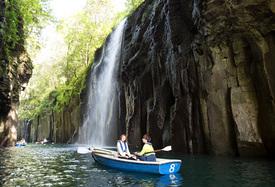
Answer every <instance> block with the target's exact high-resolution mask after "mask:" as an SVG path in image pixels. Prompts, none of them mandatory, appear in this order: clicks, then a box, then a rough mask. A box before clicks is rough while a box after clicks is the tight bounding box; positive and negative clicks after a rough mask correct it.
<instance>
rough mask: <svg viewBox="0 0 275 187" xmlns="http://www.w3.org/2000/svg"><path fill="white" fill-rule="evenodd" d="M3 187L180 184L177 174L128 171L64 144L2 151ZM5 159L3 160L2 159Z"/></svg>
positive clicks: (0, 182)
mask: <svg viewBox="0 0 275 187" xmlns="http://www.w3.org/2000/svg"><path fill="white" fill-rule="evenodd" d="M0 158H1V160H0V186H103V187H105V186H169V185H173V186H181V184H182V177H181V175H180V174H177V175H167V176H159V175H148V174H140V173H127V172H121V171H118V170H113V169H109V168H106V167H103V166H101V165H99V164H97V163H95V162H94V160H93V158H92V157H91V155H89V154H86V155H79V154H77V153H76V148H75V147H72V146H64V145H28V146H26V147H22V148H10V149H5V150H1V151H0ZM3 158H4V159H3Z"/></svg>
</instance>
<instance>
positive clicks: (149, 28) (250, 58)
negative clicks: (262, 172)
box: [119, 0, 275, 155]
mask: <svg viewBox="0 0 275 187" xmlns="http://www.w3.org/2000/svg"><path fill="white" fill-rule="evenodd" d="M274 30H275V15H274V3H273V2H271V1H264V0H254V1H232V0H230V1H229V0H214V1H213V0H201V1H200V0H159V1H150V0H148V1H145V3H144V4H143V5H142V6H141V7H140V8H139V9H138V10H137V11H136V12H134V14H133V15H131V16H130V17H129V19H128V23H127V26H126V29H125V36H124V42H123V47H122V58H121V63H120V76H119V79H120V89H119V92H120V98H119V102H120V113H119V115H120V116H119V119H120V124H121V126H122V127H124V128H125V131H126V132H127V133H128V135H129V141H130V143H131V144H134V145H135V144H139V143H137V142H140V143H141V141H140V139H141V136H142V134H144V133H145V132H149V133H150V134H151V135H152V137H153V144H154V145H155V147H162V146H164V145H168V144H172V146H173V148H174V150H176V151H182V152H187V153H205V152H208V153H213V154H218V155H264V154H266V153H268V154H274V150H275V149H274V145H275V126H274V124H275V103H274V93H275V64H274V63H272V61H273V62H274V59H275V56H274V54H275V53H274V51H275V48H274V47H275V34H274V33H275V31H274ZM272 51H273V52H272Z"/></svg>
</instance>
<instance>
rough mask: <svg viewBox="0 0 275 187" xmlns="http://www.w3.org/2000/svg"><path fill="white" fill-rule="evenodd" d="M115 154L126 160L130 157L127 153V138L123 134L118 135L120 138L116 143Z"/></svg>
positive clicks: (128, 152)
mask: <svg viewBox="0 0 275 187" xmlns="http://www.w3.org/2000/svg"><path fill="white" fill-rule="evenodd" d="M117 152H118V154H119V156H122V157H126V158H129V157H132V155H131V153H130V151H129V147H128V143H127V137H126V135H125V134H122V135H120V138H119V140H118V141H117Z"/></svg>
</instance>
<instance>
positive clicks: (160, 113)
mask: <svg viewBox="0 0 275 187" xmlns="http://www.w3.org/2000/svg"><path fill="white" fill-rule="evenodd" d="M192 4H193V3H192V1H176V0H174V1H146V3H145V4H143V5H142V6H141V7H140V8H139V9H138V10H137V11H136V12H135V13H134V14H133V15H132V16H130V17H129V18H128V24H127V27H126V29H125V40H124V44H123V49H122V54H123V55H122V63H121V77H120V79H121V98H120V101H121V108H122V112H121V117H120V118H121V119H125V121H123V122H121V123H125V126H126V130H127V133H128V135H129V141H130V143H133V144H134V143H137V142H141V136H142V135H143V134H144V133H146V132H149V133H150V134H151V136H152V137H153V144H154V145H155V147H162V146H164V145H168V144H172V146H173V148H174V150H176V151H184V152H187V153H193V152H196V153H202V152H205V144H204V138H203V131H202V130H203V126H202V123H201V113H200V103H199V98H200V97H199V84H198V76H197V68H196V63H195V59H194V55H193V52H192V45H191V44H192V41H193V39H194V32H195V25H194V23H193V21H192Z"/></svg>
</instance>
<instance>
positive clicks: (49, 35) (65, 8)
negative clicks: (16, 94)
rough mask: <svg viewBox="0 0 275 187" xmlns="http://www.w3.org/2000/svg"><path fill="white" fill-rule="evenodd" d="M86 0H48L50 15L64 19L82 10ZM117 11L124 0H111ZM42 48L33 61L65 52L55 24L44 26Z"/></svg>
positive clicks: (49, 59) (39, 61) (122, 5)
mask: <svg viewBox="0 0 275 187" xmlns="http://www.w3.org/2000/svg"><path fill="white" fill-rule="evenodd" d="M86 1H87V0H50V4H49V6H50V9H51V10H52V15H53V16H54V17H55V19H57V20H62V19H66V18H68V17H70V16H73V15H75V14H77V13H78V12H80V11H81V10H83V8H84V7H85V5H86ZM112 1H113V5H114V6H115V7H116V9H117V10H118V11H120V10H123V9H124V8H125V6H124V5H125V2H126V0H112ZM40 40H41V43H42V45H41V46H43V48H42V49H41V50H40V51H39V52H38V54H37V55H36V57H34V60H33V63H38V64H40V63H50V62H51V61H53V60H52V59H55V58H58V57H60V56H62V55H64V54H65V53H66V48H65V47H64V46H66V45H65V42H64V39H63V37H62V36H61V34H59V33H58V32H57V31H56V26H55V25H54V24H50V25H48V26H46V27H45V28H44V29H43V30H42V32H41V37H40Z"/></svg>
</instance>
